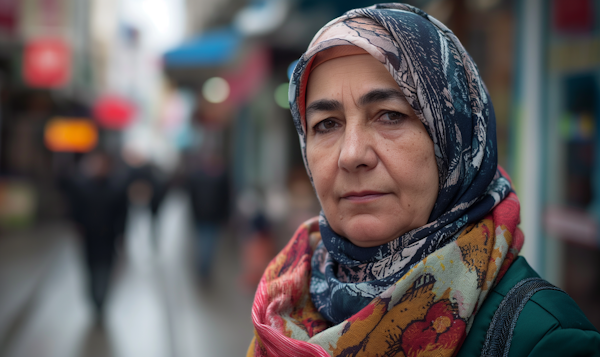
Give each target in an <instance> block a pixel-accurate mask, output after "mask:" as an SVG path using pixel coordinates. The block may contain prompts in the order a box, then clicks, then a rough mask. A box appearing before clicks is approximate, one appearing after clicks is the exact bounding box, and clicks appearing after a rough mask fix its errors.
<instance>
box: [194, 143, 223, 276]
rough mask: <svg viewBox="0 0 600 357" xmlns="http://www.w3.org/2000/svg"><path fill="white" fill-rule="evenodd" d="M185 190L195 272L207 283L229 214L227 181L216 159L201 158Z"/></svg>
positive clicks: (207, 155)
mask: <svg viewBox="0 0 600 357" xmlns="http://www.w3.org/2000/svg"><path fill="white" fill-rule="evenodd" d="M187 188H188V191H189V197H190V203H191V206H192V213H193V218H194V225H195V228H196V243H197V245H196V249H197V255H196V258H197V266H198V272H199V274H200V278H201V279H202V281H204V282H208V280H209V279H210V275H211V271H212V267H213V262H214V256H215V253H216V248H217V241H218V238H219V235H220V234H221V229H222V227H223V225H224V224H225V223H226V222H227V220H228V219H229V213H230V202H229V201H230V184H229V177H228V174H227V170H226V167H225V164H224V162H223V160H222V159H221V158H220V156H219V155H217V154H208V153H205V154H203V155H201V157H200V160H199V162H198V163H197V166H196V167H195V169H193V170H192V171H191V172H190V173H189V175H188V177H187Z"/></svg>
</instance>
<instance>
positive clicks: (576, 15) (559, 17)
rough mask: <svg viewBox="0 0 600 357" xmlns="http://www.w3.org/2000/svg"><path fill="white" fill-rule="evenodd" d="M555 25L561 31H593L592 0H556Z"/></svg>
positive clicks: (584, 32)
mask: <svg viewBox="0 0 600 357" xmlns="http://www.w3.org/2000/svg"><path fill="white" fill-rule="evenodd" d="M553 10H554V27H555V29H556V30H557V31H559V32H566V33H583V34H587V33H591V32H592V30H593V29H594V4H593V2H592V0H555V1H554V9H553Z"/></svg>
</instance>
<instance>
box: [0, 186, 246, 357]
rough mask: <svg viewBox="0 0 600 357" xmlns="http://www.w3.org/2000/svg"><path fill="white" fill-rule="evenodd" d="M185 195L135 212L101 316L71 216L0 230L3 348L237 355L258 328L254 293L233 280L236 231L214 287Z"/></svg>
mask: <svg viewBox="0 0 600 357" xmlns="http://www.w3.org/2000/svg"><path fill="white" fill-rule="evenodd" d="M188 207H189V203H188V202H187V197H186V196H185V195H184V194H183V193H182V192H181V191H175V190H174V191H173V192H171V193H170V194H169V195H168V196H167V197H166V199H165V202H164V206H163V207H162V209H161V211H160V213H159V216H158V219H157V235H156V238H158V239H157V244H156V245H154V244H153V243H152V242H153V239H152V227H151V220H150V214H149V212H148V211H147V210H145V209H142V208H139V207H135V206H134V207H131V208H130V212H129V218H128V224H127V231H126V237H125V243H124V247H123V254H121V256H120V259H119V261H118V262H117V264H116V270H115V274H114V281H113V286H112V290H111V292H110V293H109V297H108V303H107V306H106V314H105V315H106V316H105V319H104V321H102V322H101V323H98V322H96V321H94V315H93V310H92V308H91V307H90V306H89V304H88V302H87V299H86V295H85V294H86V291H87V290H86V281H85V279H86V278H85V275H84V272H85V270H84V269H83V263H82V258H81V254H80V252H79V250H80V249H81V247H80V242H79V241H78V240H77V235H76V234H75V231H74V230H73V228H72V227H71V226H70V225H69V224H67V223H66V222H64V223H63V222H55V223H52V224H50V225H46V226H40V227H39V228H37V229H35V230H33V231H27V232H21V233H14V234H12V235H11V236H6V237H3V238H2V239H1V240H0V356H3V357H26V356H27V357H30V356H37V357H54V356H55V357H70V356H86V357H88V356H122V357H128V356H146V357H153V356H156V357H161V356H174V357H178V356H241V355H244V354H245V352H246V349H247V347H248V343H249V341H250V339H251V338H252V331H253V330H252V324H251V320H250V310H251V304H252V294H248V293H241V292H240V291H239V286H238V284H237V281H236V277H237V276H238V273H239V264H238V261H239V259H238V258H237V257H238V252H237V249H236V248H235V247H236V246H237V245H236V244H235V243H236V242H235V240H234V239H235V238H234V236H233V235H232V234H227V233H225V234H223V235H222V236H221V237H220V239H219V242H218V249H217V253H216V259H215V268H216V269H214V272H215V274H216V275H215V276H213V279H212V280H211V281H210V283H209V284H210V285H209V286H210V289H208V288H206V286H205V285H203V284H200V283H199V281H198V280H197V278H196V276H197V274H195V271H194V270H193V264H192V263H193V261H192V256H191V254H190V252H191V251H192V252H193V251H194V250H193V249H190V248H191V245H192V243H193V242H192V241H191V237H192V234H191V233H190V228H191V222H190V219H191V216H190V212H189V208H188Z"/></svg>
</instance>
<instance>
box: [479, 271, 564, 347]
mask: <svg viewBox="0 0 600 357" xmlns="http://www.w3.org/2000/svg"><path fill="white" fill-rule="evenodd" d="M540 290H558V291H562V290H561V289H559V288H557V287H556V286H554V285H552V284H550V283H549V282H547V281H546V280H544V279H542V278H527V279H523V280H521V281H519V282H518V283H517V284H516V285H515V286H514V287H513V288H512V289H510V291H509V292H508V293H507V294H506V296H505V297H504V299H502V302H500V305H498V309H497V310H496V312H495V313H494V317H492V322H491V323H490V327H489V329H488V331H487V335H486V336H485V342H484V343H483V349H482V350H481V356H482V357H497V356H498V357H499V356H503V357H507V356H508V351H510V343H511V341H512V337H513V332H514V329H515V326H516V325H517V320H518V319H519V314H520V313H521V311H522V310H523V308H524V307H525V304H526V303H527V301H529V299H530V298H531V297H532V296H533V294H535V293H537V292H538V291H540ZM563 292H564V291H563Z"/></svg>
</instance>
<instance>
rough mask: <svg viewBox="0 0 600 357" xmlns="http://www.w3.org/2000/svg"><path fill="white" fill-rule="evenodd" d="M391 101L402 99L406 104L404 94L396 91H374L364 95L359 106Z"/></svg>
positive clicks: (359, 101)
mask: <svg viewBox="0 0 600 357" xmlns="http://www.w3.org/2000/svg"><path fill="white" fill-rule="evenodd" d="M389 99H400V100H402V101H404V102H406V97H404V94H402V92H400V91H399V90H396V89H373V90H372V91H370V92H368V93H366V94H364V95H363V96H362V97H360V99H359V100H358V105H360V106H364V105H367V104H371V103H375V102H383V101H385V100H389Z"/></svg>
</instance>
